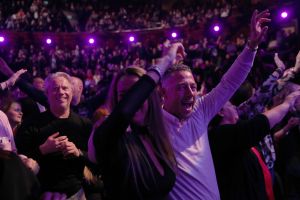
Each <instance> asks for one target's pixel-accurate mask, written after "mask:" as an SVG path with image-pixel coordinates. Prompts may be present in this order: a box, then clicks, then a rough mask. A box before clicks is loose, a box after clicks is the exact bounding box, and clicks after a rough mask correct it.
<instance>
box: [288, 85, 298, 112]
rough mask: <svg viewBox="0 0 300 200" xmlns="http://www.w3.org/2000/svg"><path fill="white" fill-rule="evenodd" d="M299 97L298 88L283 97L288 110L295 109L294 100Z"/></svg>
mask: <svg viewBox="0 0 300 200" xmlns="http://www.w3.org/2000/svg"><path fill="white" fill-rule="evenodd" d="M298 98H300V90H297V91H295V92H292V93H291V94H289V95H288V96H287V97H286V98H285V99H284V103H288V104H289V106H290V111H292V112H294V111H295V110H296V109H295V102H296V100H297V99H298Z"/></svg>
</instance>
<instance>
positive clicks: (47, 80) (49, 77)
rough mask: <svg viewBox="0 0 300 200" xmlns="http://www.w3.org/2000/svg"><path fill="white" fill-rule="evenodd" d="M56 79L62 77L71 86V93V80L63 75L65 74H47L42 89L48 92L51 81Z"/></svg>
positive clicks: (67, 75) (68, 76)
mask: <svg viewBox="0 0 300 200" xmlns="http://www.w3.org/2000/svg"><path fill="white" fill-rule="evenodd" d="M58 77H63V78H65V79H66V80H67V81H68V82H69V83H70V85H71V88H72V91H73V84H72V78H71V76H70V75H69V74H67V73H65V72H56V73H52V74H49V75H48V76H47V78H46V79H45V83H44V87H45V91H48V89H49V87H50V85H51V83H52V81H53V80H54V79H55V78H58Z"/></svg>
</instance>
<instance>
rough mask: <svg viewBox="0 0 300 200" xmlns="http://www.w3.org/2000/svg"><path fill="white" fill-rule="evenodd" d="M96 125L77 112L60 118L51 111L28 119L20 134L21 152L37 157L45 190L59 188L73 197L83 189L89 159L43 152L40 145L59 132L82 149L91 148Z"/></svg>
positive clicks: (57, 189)
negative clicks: (90, 136) (86, 162)
mask: <svg viewBox="0 0 300 200" xmlns="http://www.w3.org/2000/svg"><path fill="white" fill-rule="evenodd" d="M91 128H92V124H91V123H90V121H89V120H88V119H85V118H81V117H80V116H79V115H77V114H75V113H74V112H71V113H70V116H69V117H68V118H65V119H60V118H56V117H55V116H54V115H53V114H52V113H51V112H50V111H46V112H43V113H40V114H39V115H37V116H36V117H34V118H32V119H31V120H29V121H25V122H24V123H23V124H22V125H21V127H20V129H19V130H18V132H17V134H16V138H15V141H16V145H17V149H18V152H19V153H21V154H24V155H27V156H28V157H31V158H33V159H35V160H36V161H37V162H38V163H39V165H40V171H39V173H38V178H39V180H40V182H41V185H42V189H43V191H56V192H63V193H66V194H67V196H71V195H72V194H74V193H76V192H77V191H78V190H79V189H80V188H81V181H82V178H83V168H84V165H85V159H84V158H83V157H79V158H68V159H65V158H64V157H63V155H62V153H60V152H56V153H50V154H47V155H42V154H41V153H40V151H39V146H40V145H41V144H43V143H44V142H45V141H46V140H47V138H48V137H49V136H50V135H52V134H54V133H56V132H59V133H60V135H65V136H67V137H68V139H69V141H71V142H73V143H74V144H75V146H76V147H77V148H79V149H81V150H82V151H86V150H87V142H88V137H89V134H90V132H91Z"/></svg>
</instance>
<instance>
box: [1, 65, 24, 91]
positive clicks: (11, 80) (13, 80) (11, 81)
mask: <svg viewBox="0 0 300 200" xmlns="http://www.w3.org/2000/svg"><path fill="white" fill-rule="evenodd" d="M25 72H27V69H20V70H19V71H17V72H16V73H14V74H13V75H12V76H11V77H10V78H9V79H8V80H7V81H6V82H7V86H8V87H9V88H10V87H12V86H13V85H14V84H15V83H16V81H17V80H18V78H19V77H20V76H21V75H22V74H24V73H25Z"/></svg>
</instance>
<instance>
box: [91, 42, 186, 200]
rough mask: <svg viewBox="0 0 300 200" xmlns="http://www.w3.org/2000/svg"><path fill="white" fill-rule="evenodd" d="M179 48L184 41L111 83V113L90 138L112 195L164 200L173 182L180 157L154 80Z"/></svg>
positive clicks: (130, 68) (164, 69)
mask: <svg viewBox="0 0 300 200" xmlns="http://www.w3.org/2000/svg"><path fill="white" fill-rule="evenodd" d="M178 50H179V51H181V52H182V53H183V46H182V45H181V44H179V43H177V44H173V45H172V46H171V48H170V49H169V51H168V53H167V54H166V55H165V56H163V57H162V58H161V59H159V61H158V64H157V65H156V66H155V67H152V68H150V69H149V70H148V72H147V73H146V71H145V70H143V69H142V68H138V67H129V68H126V69H125V70H123V71H122V72H121V73H119V74H118V75H117V76H116V77H115V78H114V80H113V82H112V84H111V90H110V101H109V103H108V108H109V110H110V111H111V114H110V115H109V116H108V118H107V119H106V120H104V121H103V123H102V124H101V125H100V126H99V127H97V128H95V130H94V132H93V134H92V135H91V137H90V141H89V157H90V159H91V160H94V161H97V162H98V164H99V166H100V168H101V171H102V176H103V182H104V187H105V190H106V194H107V198H108V199H155V200H159V199H166V198H167V195H168V193H169V191H170V190H171V189H172V187H173V185H174V183H175V170H176V161H175V157H174V154H173V150H172V147H171V144H170V141H169V138H168V132H167V129H166V127H165V126H164V121H163V117H162V108H161V103H160V98H159V95H158V91H157V89H156V83H158V81H159V79H160V78H161V76H163V74H164V72H165V71H166V69H167V68H168V67H169V66H170V64H171V61H172V60H174V59H175V56H176V53H177V51H178Z"/></svg>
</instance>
